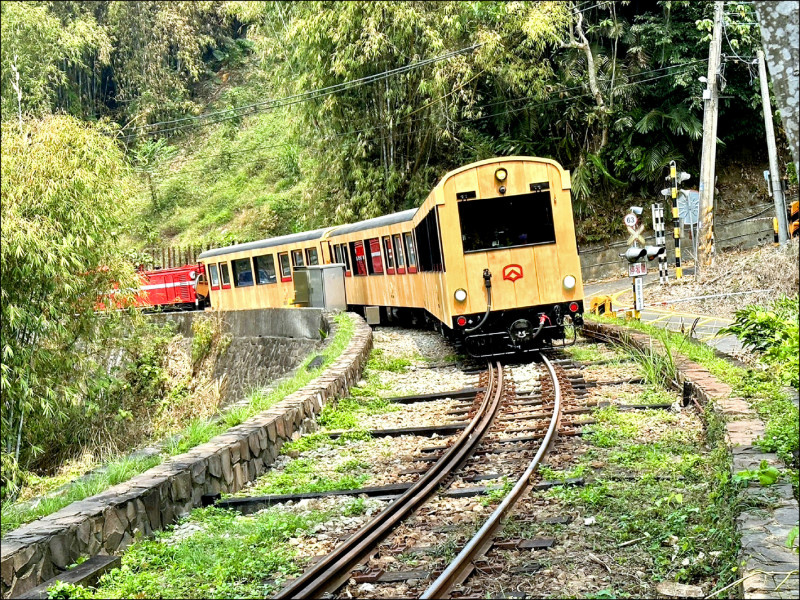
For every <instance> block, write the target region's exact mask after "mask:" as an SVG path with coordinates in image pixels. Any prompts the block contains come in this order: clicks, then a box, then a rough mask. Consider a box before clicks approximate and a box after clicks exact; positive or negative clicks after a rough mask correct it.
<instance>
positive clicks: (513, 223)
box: [458, 192, 556, 252]
mask: <svg viewBox="0 0 800 600" xmlns="http://www.w3.org/2000/svg"><path fill="white" fill-rule="evenodd" d="M509 215H513V218H509ZM458 216H459V220H460V221H461V241H462V242H463V244H464V252H480V251H486V250H496V249H499V248H512V247H514V246H528V245H533V244H553V243H555V241H556V234H555V227H554V226H553V207H552V204H551V200H550V192H533V193H531V194H523V195H520V196H510V197H504V198H486V199H481V200H468V201H461V202H459V203H458Z"/></svg>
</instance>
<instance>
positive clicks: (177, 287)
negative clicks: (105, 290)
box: [97, 264, 208, 311]
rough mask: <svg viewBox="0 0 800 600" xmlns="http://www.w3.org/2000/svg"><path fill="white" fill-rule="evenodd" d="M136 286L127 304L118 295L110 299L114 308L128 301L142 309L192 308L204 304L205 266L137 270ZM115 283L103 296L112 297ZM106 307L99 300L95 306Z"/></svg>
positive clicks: (205, 293)
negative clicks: (137, 286) (130, 300)
mask: <svg viewBox="0 0 800 600" xmlns="http://www.w3.org/2000/svg"><path fill="white" fill-rule="evenodd" d="M139 281H140V284H139V288H138V289H136V290H135V291H134V294H133V300H132V302H131V303H128V302H127V301H122V299H120V298H116V299H114V300H112V305H116V308H123V307H124V306H130V305H131V304H132V305H133V306H135V307H137V308H142V309H144V310H145V311H146V310H148V309H156V308H157V309H162V310H193V309H199V308H204V307H205V306H208V282H207V281H206V268H205V265H203V264H197V265H184V266H182V267H171V268H168V269H152V270H150V271H145V270H144V269H140V270H139ZM116 293H117V285H116V284H114V290H112V291H111V292H110V293H109V295H108V296H107V298H114V297H115V295H116ZM105 308H106V305H105V303H104V302H103V301H102V300H101V301H99V302H98V303H97V309H98V310H103V309H105Z"/></svg>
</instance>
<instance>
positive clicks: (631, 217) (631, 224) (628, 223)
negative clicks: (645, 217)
mask: <svg viewBox="0 0 800 600" xmlns="http://www.w3.org/2000/svg"><path fill="white" fill-rule="evenodd" d="M623 222H624V223H625V228H626V229H627V230H628V233H630V234H631V236H630V237H629V238H628V245H630V244H632V243H633V242H635V241H636V242H639V243H640V244H644V243H645V242H644V237H643V236H642V232H644V225H641V226H639V227H638V228H636V229H634V228H635V227H636V224H637V223H638V222H639V219H637V218H636V215H635V214H633V213H628V214H627V215H625V218H624V219H623Z"/></svg>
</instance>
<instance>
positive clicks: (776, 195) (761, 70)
mask: <svg viewBox="0 0 800 600" xmlns="http://www.w3.org/2000/svg"><path fill="white" fill-rule="evenodd" d="M756 56H758V76H759V79H760V80H761V104H762V106H763V108H764V129H766V130H767V151H768V153H769V178H770V180H771V183H772V199H773V201H774V202H775V212H776V213H777V216H778V242H779V243H780V244H785V243H786V242H787V241H788V240H789V233H788V227H787V223H786V205H785V204H784V202H783V188H781V177H780V172H779V171H778V150H777V148H776V147H775V128H774V127H773V125H772V105H771V104H770V101H769V86H768V84H767V66H766V64H764V52H763V51H761V50H758V51H757V52H756Z"/></svg>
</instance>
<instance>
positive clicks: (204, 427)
mask: <svg viewBox="0 0 800 600" xmlns="http://www.w3.org/2000/svg"><path fill="white" fill-rule="evenodd" d="M334 319H335V321H336V323H337V324H338V327H337V330H336V335H335V336H334V337H333V339H332V340H331V341H330V343H329V344H328V345H327V347H326V348H325V350H324V351H323V352H322V353H321V356H322V357H323V359H324V361H323V363H322V364H321V365H320V366H319V367H317V368H316V369H313V370H312V371H308V370H306V366H307V365H308V363H309V362H311V360H312V358H314V356H316V354H312V355H309V356H308V357H306V359H305V360H304V361H303V362H302V363H301V364H300V366H299V367H298V368H297V370H296V373H295V376H294V377H292V378H291V379H288V380H286V381H284V382H282V383H281V384H280V385H278V386H277V387H276V388H275V389H274V390H272V391H271V392H269V393H268V394H262V393H259V392H255V393H253V394H251V396H250V398H249V400H250V402H249V404H248V405H246V406H243V407H237V408H235V409H233V410H232V411H230V414H228V413H225V414H223V416H222V420H221V421H220V422H216V421H210V420H206V419H200V418H198V419H194V420H192V422H191V423H190V424H189V425H188V426H187V427H185V428H184V429H183V430H181V431H180V432H178V433H177V434H176V435H175V436H173V437H172V438H171V440H170V441H169V442H168V444H167V445H166V447H165V449H164V454H162V455H159V456H152V457H148V458H146V459H131V458H122V459H120V460H118V461H115V462H112V463H109V465H108V466H107V471H106V472H105V473H98V474H97V475H94V476H92V477H90V478H89V480H88V481H87V482H76V483H74V484H72V485H70V486H68V487H67V489H66V490H65V492H64V493H63V494H59V495H57V496H54V497H47V496H46V497H43V498H42V499H41V500H40V501H38V502H37V503H35V504H33V505H29V504H27V503H17V504H11V505H8V506H6V505H4V506H3V511H2V535H5V534H6V533H8V532H9V531H12V530H14V529H16V528H17V527H19V526H20V525H23V524H25V523H29V522H31V521H33V520H35V519H38V518H40V517H44V516H47V515H49V514H52V513H54V512H56V511H57V510H60V509H61V508H63V507H65V506H67V505H68V504H71V503H72V502H76V501H78V500H83V499H84V498H88V497H89V496H94V495H95V494H99V493H100V492H102V491H104V490H105V489H107V488H109V487H111V486H112V485H116V484H117V483H122V482H123V481H127V480H128V479H131V478H132V477H135V476H136V475H138V474H140V473H143V472H144V471H146V470H147V469H150V468H152V467H154V466H156V465H158V464H160V463H161V462H162V461H163V460H165V458H167V457H169V456H175V455H177V454H183V453H184V452H187V451H188V450H190V449H191V448H194V447H195V446H199V445H200V444H204V443H206V442H207V441H208V440H210V439H211V438H213V437H214V436H216V435H219V434H221V433H223V432H225V431H226V430H227V429H228V428H229V427H232V426H233V425H237V424H239V423H241V422H243V421H245V420H247V419H249V418H250V417H252V416H254V415H256V414H258V413H260V412H262V411H265V410H267V409H269V408H270V407H272V406H274V405H275V404H277V403H278V402H280V401H281V400H282V399H283V398H285V397H286V396H288V395H289V394H292V393H294V392H296V391H297V390H299V389H300V388H302V387H303V386H305V385H307V384H308V383H309V382H311V381H312V380H313V379H314V378H316V377H318V376H319V375H320V374H321V373H322V372H323V371H324V370H325V369H326V368H327V367H328V366H329V365H330V364H331V363H332V362H333V361H334V360H336V359H337V358H338V357H339V356H340V355H341V353H342V352H343V351H344V349H345V348H346V347H347V345H348V344H349V343H350V340H351V339H352V337H353V332H354V331H355V322H354V321H353V320H352V319H351V318H350V317H349V316H348V315H347V314H344V313H342V314H339V315H336V317H334ZM301 439H302V438H301ZM347 439H348V438H345V439H344V440H343V442H344V441H347Z"/></svg>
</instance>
